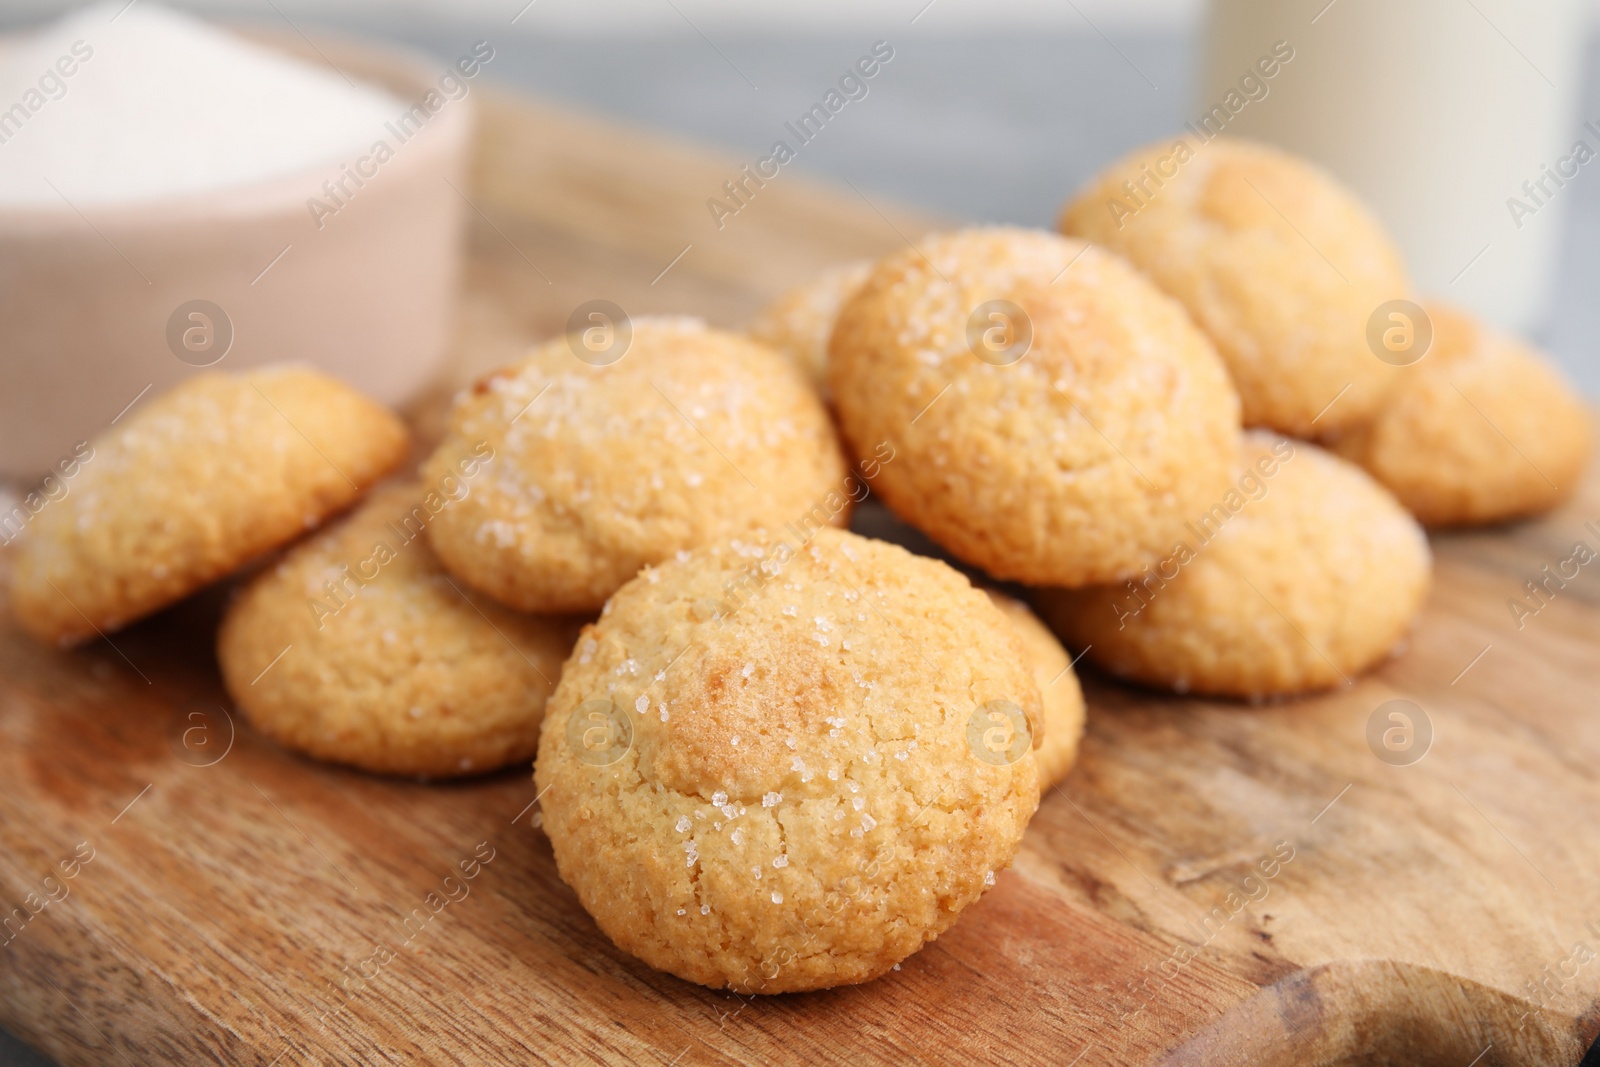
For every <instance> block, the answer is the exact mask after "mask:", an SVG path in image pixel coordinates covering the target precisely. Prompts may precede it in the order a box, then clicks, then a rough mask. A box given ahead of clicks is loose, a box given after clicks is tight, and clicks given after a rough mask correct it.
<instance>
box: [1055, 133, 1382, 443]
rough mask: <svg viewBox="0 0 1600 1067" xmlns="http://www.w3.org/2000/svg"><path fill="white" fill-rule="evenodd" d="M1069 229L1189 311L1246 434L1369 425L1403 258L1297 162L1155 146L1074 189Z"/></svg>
mask: <svg viewBox="0 0 1600 1067" xmlns="http://www.w3.org/2000/svg"><path fill="white" fill-rule="evenodd" d="M1061 229H1062V231H1063V232H1065V233H1070V234H1072V235H1073V236H1075V237H1082V238H1084V239H1085V240H1089V241H1093V242H1095V243H1096V244H1101V245H1104V246H1106V247H1107V248H1109V249H1112V250H1113V251H1115V252H1118V253H1121V254H1122V255H1124V256H1126V257H1128V259H1130V260H1132V261H1133V263H1134V265H1135V266H1137V267H1138V268H1139V269H1140V270H1142V271H1144V272H1145V273H1146V274H1147V275H1149V276H1150V278H1151V279H1153V280H1154V281H1155V283H1156V284H1157V285H1159V286H1160V287H1161V288H1162V289H1164V290H1166V291H1167V292H1169V293H1171V294H1172V295H1173V296H1175V297H1177V298H1178V300H1179V301H1181V302H1182V303H1183V306H1184V307H1186V308H1187V309H1188V310H1189V314H1190V315H1192V316H1193V317H1194V321H1195V322H1196V323H1198V324H1199V326H1200V328H1201V329H1202V330H1204V331H1205V332H1206V333H1207V334H1208V335H1209V336H1210V337H1211V339H1212V340H1213V341H1215V342H1216V345H1217V349H1218V351H1220V352H1221V353H1222V358H1223V359H1224V360H1225V361H1226V362H1227V364H1228V369H1229V371H1230V372H1231V373H1232V374H1233V380H1234V384H1236V385H1237V386H1238V387H1239V397H1240V399H1241V400H1242V401H1243V404H1244V422H1245V425H1247V426H1270V427H1272V428H1273V429H1276V430H1280V431H1282V432H1284V433H1288V434H1293V435H1295V436H1298V437H1312V436H1316V435H1318V434H1324V433H1329V432H1332V431H1336V430H1338V429H1340V428H1341V427H1345V426H1350V425H1353V424H1354V423H1357V422H1360V421H1362V420H1364V419H1366V418H1369V417H1370V416H1371V415H1372V413H1373V412H1375V411H1376V410H1377V408H1378V403H1379V401H1380V400H1382V398H1383V394H1384V391H1385V390H1386V389H1388V388H1389V386H1390V384H1391V382H1392V380H1393V368H1392V367H1391V366H1390V365H1389V364H1387V363H1385V362H1384V361H1382V360H1380V359H1378V358H1377V357H1376V356H1375V355H1374V354H1373V353H1372V351H1371V350H1370V349H1369V348H1368V346H1367V340H1366V337H1367V320H1368V318H1369V317H1370V316H1371V315H1372V314H1373V312H1374V311H1375V310H1376V309H1377V307H1378V305H1380V304H1382V303H1384V302H1386V301H1389V300H1393V299H1397V298H1402V297H1405V296H1407V295H1408V289H1409V283H1408V281H1407V279H1406V274H1405V268H1404V265H1403V264H1402V262H1401V259H1400V253H1399V252H1398V250H1397V249H1396V248H1395V245H1394V242H1393V241H1392V240H1390V238H1389V236H1388V234H1386V233H1385V232H1384V230H1383V228H1382V226H1380V225H1379V223H1378V222H1377V220H1376V219H1375V218H1373V216H1372V215H1371V214H1370V213H1369V212H1368V211H1367V210H1366V208H1365V207H1364V206H1363V205H1362V204H1361V203H1360V201H1358V200H1357V199H1356V198H1355V196H1354V195H1352V194H1351V193H1350V192H1349V191H1348V190H1347V189H1345V188H1344V187H1343V186H1341V185H1340V184H1339V183H1338V182H1336V181H1334V179H1333V178H1331V177H1329V176H1328V175H1327V174H1326V173H1324V172H1323V171H1321V170H1319V169H1318V168H1316V167H1313V166H1311V165H1310V164H1309V163H1306V162H1305V161H1303V160H1301V159H1298V158H1296V157H1294V156H1291V155H1288V154H1286V153H1284V152H1280V151H1278V150H1276V149H1273V148H1268V147H1266V146H1265V145H1259V144H1255V143H1252V142H1249V141H1235V140H1228V139H1226V138H1223V139H1218V140H1214V141H1209V142H1207V143H1205V144H1203V145H1199V146H1198V147H1197V146H1196V145H1195V142H1193V141H1192V140H1177V141H1163V142H1161V143H1160V144H1154V145H1148V146H1146V147H1145V148H1142V149H1140V150H1138V151H1137V152H1134V153H1133V154H1132V155H1130V156H1128V157H1127V158H1125V159H1123V160H1120V161H1119V162H1117V163H1115V164H1113V165H1112V166H1111V167H1109V168H1107V169H1106V170H1105V171H1104V172H1102V173H1101V174H1100V175H1099V176H1098V177H1097V178H1095V179H1094V180H1093V181H1092V182H1091V183H1090V184H1089V186H1088V188H1086V189H1085V190H1084V191H1083V192H1081V193H1079V194H1078V196H1077V197H1076V198H1075V199H1073V200H1072V202H1071V203H1069V204H1068V205H1067V206H1066V208H1065V210H1064V211H1063V212H1062V215H1061ZM1341 394H1342V395H1341ZM1336 400H1337V402H1335V401H1336ZM1329 405H1332V406H1329Z"/></svg>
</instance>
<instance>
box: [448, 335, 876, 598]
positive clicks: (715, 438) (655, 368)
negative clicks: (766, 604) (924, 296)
mask: <svg viewBox="0 0 1600 1067" xmlns="http://www.w3.org/2000/svg"><path fill="white" fill-rule="evenodd" d="M581 350H582V349H581V348H578V347H576V346H571V347H569V342H568V339H566V338H560V339H557V340H554V341H551V342H550V343H548V344H545V345H542V346H540V347H539V348H537V349H535V350H534V352H533V354H532V355H531V356H530V357H529V358H528V359H527V360H525V361H524V362H522V363H520V364H518V365H516V366H513V367H509V368H506V369H505V370H502V371H499V372H497V373H495V374H492V375H490V376H488V377H487V378H485V379H484V380H483V381H481V382H479V383H478V384H477V385H476V386H475V387H473V388H472V389H471V390H469V391H467V392H465V393H463V394H462V395H461V396H460V397H458V398H457V400H456V404H455V408H454V410H453V411H452V413H451V417H450V429H449V432H448V434H447V435H446V437H445V439H444V441H443V442H442V443H441V444H440V446H439V449H438V451H437V452H435V453H434V455H433V456H432V457H431V458H430V459H429V460H428V461H427V463H426V464H425V465H424V468H423V477H424V478H425V479H426V480H429V481H435V480H437V479H438V478H439V477H442V476H443V475H444V474H445V473H447V472H448V471H449V470H451V469H452V468H454V466H455V465H456V464H457V463H458V462H459V461H460V460H461V459H462V457H465V456H468V455H479V456H492V459H489V460H488V463H487V468H488V474H487V477H486V479H485V480H484V482H483V484H482V485H480V486H477V487H475V488H474V489H473V492H472V494H471V496H469V497H468V498H467V499H466V500H464V501H462V502H461V504H460V505H459V506H457V507H452V508H450V509H449V510H448V511H446V512H445V513H443V514H442V515H440V516H439V519H438V521H437V522H435V523H433V524H432V525H430V526H429V527H428V536H429V539H430V541H431V543H432V545H433V548H434V551H435V552H437V553H438V554H439V557H440V559H441V560H442V561H443V562H444V564H445V566H446V567H448V568H449V569H450V571H451V572H452V573H454V574H456V575H457V576H459V577H460V578H462V579H463V580H464V581H466V582H468V583H470V584H471V585H472V586H474V587H475V588H477V589H478V590H480V591H482V592H484V593H487V594H488V595H490V596H493V597H495V598H497V599H499V600H501V601H503V602H504V603H506V604H509V605H511V606H512V607H515V608H520V609H522V610H524V611H540V612H584V611H593V610H597V609H599V607H600V605H601V604H603V603H605V600H606V598H607V597H608V596H610V595H611V594H612V593H613V592H615V591H616V589H617V587H618V586H620V585H622V583H623V582H626V581H627V580H628V579H629V578H632V577H633V576H634V575H635V574H636V573H638V571H639V568H640V567H643V566H644V565H646V564H649V563H656V562H659V561H660V560H663V559H665V558H667V557H669V556H671V555H672V554H673V553H674V552H678V551H681V550H684V549H689V548H693V547H696V546H698V545H701V544H706V543H709V542H711V541H714V540H718V539H723V538H727V537H732V536H735V535H737V534H739V533H740V532H742V531H746V530H753V529H757V528H761V527H767V528H771V529H778V528H780V527H782V526H783V525H784V524H785V523H794V524H796V525H797V526H809V527H811V528H815V527H816V526H817V525H822V524H827V523H833V524H837V525H844V524H845V523H846V522H848V521H849V512H850V500H849V498H848V496H847V495H846V487H845V474H846V470H845V462H844V456H843V454H842V452H841V450H840V447H839V443H838V440H837V438H836V437H835V435H834V431H833V425H832V423H831V422H830V421H829V419H828V414H827V412H826V410H824V408H823V406H822V403H821V401H819V400H818V399H817V396H816V394H815V392H814V391H813V390H812V389H811V388H809V387H808V386H807V385H806V382H805V379H804V377H803V376H802V374H801V373H800V371H799V370H798V369H797V368H795V367H794V366H793V365H792V364H790V363H789V362H788V361H787V360H785V359H784V358H783V357H782V356H780V355H778V354H777V353H776V352H773V351H772V350H771V349H769V348H767V347H766V346H764V345H760V344H757V343H756V342H754V341H751V340H749V339H747V338H744V337H740V336H737V335H734V334H730V333H724V332H722V331H719V330H710V329H707V328H706V327H705V326H704V325H703V324H702V323H701V322H700V321H699V320H697V319H638V320H635V321H634V322H633V324H632V340H631V344H630V345H628V347H627V349H626V351H625V352H624V353H623V354H621V356H620V358H616V359H615V360H614V361H612V362H608V363H606V364H605V365H591V364H589V363H587V362H584V361H582V360H580V359H579V358H578V357H577V355H575V352H576V351H581ZM608 358H609V357H608Z"/></svg>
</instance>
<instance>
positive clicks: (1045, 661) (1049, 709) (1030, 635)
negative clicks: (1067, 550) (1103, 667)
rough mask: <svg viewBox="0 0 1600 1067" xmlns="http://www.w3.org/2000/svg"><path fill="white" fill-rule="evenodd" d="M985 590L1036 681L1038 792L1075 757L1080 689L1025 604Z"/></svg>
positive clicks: (1057, 646)
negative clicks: (1013, 631) (1011, 631)
mask: <svg viewBox="0 0 1600 1067" xmlns="http://www.w3.org/2000/svg"><path fill="white" fill-rule="evenodd" d="M986 592H987V593H988V594H989V599H990V600H991V601H993V602H994V606H995V607H997V608H999V609H1000V614H1002V615H1004V616H1005V617H1006V619H1007V620H1008V621H1009V622H1010V623H1011V625H1012V626H1013V627H1015V628H1016V631H1017V637H1018V639H1019V640H1021V642H1022V654H1023V659H1024V662H1026V663H1027V665H1028V669H1029V670H1030V671H1032V672H1033V680H1034V681H1035V682H1037V683H1038V684H1039V697H1040V700H1041V702H1042V708H1043V711H1042V712H1041V721H1040V727H1039V732H1040V733H1041V734H1043V735H1044V738H1043V740H1042V741H1041V742H1040V744H1039V747H1038V748H1036V749H1034V752H1033V761H1034V763H1036V764H1038V766H1039V791H1040V792H1043V791H1045V790H1046V789H1049V788H1051V787H1052V786H1055V785H1057V784H1058V783H1060V782H1061V781H1063V780H1064V779H1065V778H1066V777H1067V772H1068V771H1070V770H1072V766H1073V764H1075V763H1076V762H1077V761H1078V743H1079V742H1080V741H1082V740H1083V718H1084V715H1083V712H1084V708H1083V688H1082V686H1080V685H1079V684H1078V676H1077V674H1076V673H1074V672H1073V670H1072V658H1071V657H1070V656H1068V655H1067V650H1066V649H1064V648H1062V647H1061V642H1060V641H1058V640H1056V635H1055V634H1053V633H1051V632H1050V628H1049V627H1047V626H1046V625H1045V624H1044V623H1042V622H1040V621H1039V618H1038V616H1036V615H1035V614H1034V613H1033V612H1032V611H1030V610H1029V609H1028V605H1026V604H1024V603H1023V602H1022V601H1020V600H1015V599H1013V598H1011V597H1008V596H1006V595H1005V594H1004V593H997V592H995V591H994V590H993V589H989V590H986Z"/></svg>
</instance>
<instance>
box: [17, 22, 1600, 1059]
mask: <svg viewBox="0 0 1600 1067" xmlns="http://www.w3.org/2000/svg"><path fill="white" fill-rule="evenodd" d="M268 14H269V15H270V14H271V11H270V9H268ZM294 21H295V25H296V26H298V27H301V28H304V29H323V30H331V31H335V32H349V33H359V34H362V35H365V36H375V37H381V38H386V39H389V40H392V41H396V42H401V43H404V44H407V45H410V46H412V47H414V48H418V49H421V50H423V51H426V52H430V53H434V54H436V55H439V56H441V57H444V58H453V57H455V56H456V55H459V54H461V53H463V52H464V51H466V49H467V48H469V47H470V46H471V44H472V43H473V42H474V41H477V40H480V39H486V40H489V41H491V42H492V43H493V45H494V47H495V49H496V56H495V59H494V60H493V62H492V63H491V64H490V65H489V66H488V67H487V68H486V72H485V76H486V77H487V78H488V79H490V80H492V81H494V82H496V83H498V84H500V85H502V86H508V87H514V88H517V89H522V90H526V91H528V92H531V93H538V94H541V95H545V96H549V97H552V98H556V99H559V100H562V101H565V102H568V103H570V104H572V105H575V106H578V107H581V108H586V109H590V110H593V111H596V112H601V113H605V114H607V115H610V116H613V117H616V118H621V119H624V120H627V121H630V122H634V123H637V124H639V125H641V126H645V127H649V128H653V129H657V130H661V131H664V132H669V133H673V134H678V135H682V136H684V137H688V138H693V139H696V140H699V141H703V142H706V143H708V144H712V145H715V146H717V147H720V148H722V149H726V150H731V151H732V152H734V153H735V154H736V155H739V156H741V157H748V158H750V159H754V158H756V157H757V156H759V155H761V154H764V152H765V150H766V149H767V147H768V146H769V145H770V144H771V142H772V141H773V140H774V139H775V138H776V137H778V136H780V131H781V129H782V126H783V123H784V122H785V121H788V120H790V119H792V118H794V117H796V116H797V115H799V114H800V113H801V112H802V111H804V110H806V108H808V107H809V106H810V104H811V103H812V102H813V101H814V100H816V99H818V98H820V96H821V95H822V93H823V92H825V91H826V90H827V88H828V87H829V86H830V85H832V84H833V82H834V81H835V80H836V79H837V78H838V76H839V75H840V73H842V72H843V70H844V69H845V67H846V66H847V65H848V64H850V63H851V62H853V61H854V60H855V59H856V57H857V56H859V55H861V54H863V53H864V52H865V51H867V49H868V48H869V47H870V46H871V44H872V42H873V41H875V40H878V39H886V40H888V41H890V42H891V44H892V45H893V47H894V48H895V58H894V60H893V61H892V63H891V64H890V65H889V66H888V67H886V68H885V69H884V71H883V73H882V74H881V75H880V76H878V77H877V78H875V79H874V80H873V82H872V85H871V89H870V93H869V95H868V96H867V97H866V99H865V100H862V101H860V102H858V103H854V104H852V105H850V107H849V108H848V109H847V113H845V114H842V115H841V119H843V121H837V122H833V123H830V124H829V126H828V127H827V129H826V131H825V132H824V134H823V135H822V136H821V137H819V138H818V139H817V140H816V141H814V142H813V143H812V144H810V145H807V146H806V147H805V150H804V152H803V153H802V154H801V156H800V157H799V158H798V159H797V160H796V162H795V164H793V167H794V169H796V170H798V171H799V172H802V173H806V174H809V175H810V176H812V177H813V178H817V179H822V180H833V181H839V180H841V179H848V180H849V181H851V182H854V183H855V184H856V185H858V186H860V187H861V188H862V189H863V190H864V191H866V192H867V193H868V194H869V195H871V194H872V193H881V194H882V195H884V196H885V197H889V198H893V199H897V200H899V201H901V202H903V203H906V204H910V205H916V206H921V207H925V208H929V209H931V210H934V211H937V212H940V213H942V214H945V215H948V216H950V217H952V218H957V219H966V220H972V221H975V222H1007V223H1016V224H1020V225H1029V226H1049V225H1050V224H1051V223H1052V221H1053V219H1054V216H1055V213H1056V211H1057V209H1058V208H1059V206H1060V204H1061V201H1062V200H1063V199H1064V198H1065V197H1066V196H1067V195H1068V194H1069V193H1070V192H1071V191H1072V190H1073V189H1075V188H1076V187H1077V185H1078V184H1079V183H1080V182H1082V181H1083V180H1085V179H1086V178H1087V177H1089V175H1090V174H1091V173H1092V172H1093V171H1094V170H1095V169H1097V168H1098V167H1099V166H1100V165H1101V164H1103V163H1104V162H1105V161H1107V160H1109V159H1111V158H1113V157H1115V156H1116V155H1118V154H1120V153H1122V152H1124V151H1126V150H1128V149H1131V148H1133V147H1135V146H1137V145H1139V144H1141V143H1143V142H1145V141H1148V140H1151V139H1153V138H1155V137H1157V136H1161V135H1163V134H1165V133H1167V132H1170V131H1172V130H1174V129H1176V128H1177V127H1178V126H1179V125H1180V124H1181V122H1182V121H1183V118H1184V117H1185V116H1186V115H1187V114H1188V112H1189V111H1190V109H1191V105H1192V95H1193V85H1194V81H1195V76H1196V75H1195V60H1194V56H1195V52H1196V40H1195V34H1194V33H1193V32H1192V31H1182V32H1171V33H1143V34H1137V35H1128V34H1113V35H1112V36H1111V37H1110V38H1109V39H1102V38H1101V37H1100V36H1098V35H1097V34H1095V33H1093V32H1090V31H1086V32H1085V33H1083V34H1081V35H1078V34H1065V33H1060V32H1049V33H1039V32H1028V33H1005V32H999V31H995V32H986V33H982V34H962V35H952V34H945V33H940V32H938V31H937V30H933V29H928V28H922V29H919V28H917V27H908V26H907V25H906V24H905V21H904V20H903V19H897V20H895V21H894V22H893V23H892V24H888V23H886V25H885V28H884V29H883V30H881V31H880V32H877V33H872V32H867V31H862V32H855V31H852V32H850V33H848V34H841V33H827V32H817V33H814V34H809V35H802V36H795V35H782V36H779V35H762V36H749V35H743V36H721V35H715V34H713V35H711V39H710V40H708V39H705V38H702V37H700V36H699V35H698V34H696V33H694V32H693V31H690V30H688V29H687V28H686V29H685V32H684V33H683V34H682V35H676V36H669V37H657V38H650V39H645V38H638V39H621V40H618V39H614V38H613V39H604V40H602V39H582V38H549V37H536V36H534V35H532V34H528V33H525V32H521V31H518V30H516V29H514V28H511V27H508V26H507V25H506V24H505V21H504V20H503V19H502V20H499V21H497V22H494V23H485V24H483V25H476V24H468V23H465V22H462V23H445V22H437V21H427V20H421V19H417V18H413V17H402V16H394V17H384V16H375V15H364V16H362V17H361V18H360V19H359V20H346V21H343V22H341V21H339V20H337V19H326V18H324V19H320V20H319V19H314V18H312V17H310V16H300V15H296V16H294ZM6 23H7V17H6V16H5V15H4V13H0V30H4V29H7V28H14V27H8V26H7V25H6ZM1596 53H1597V47H1596V46H1595V45H1594V44H1591V48H1590V54H1589V64H1588V73H1587V77H1586V79H1585V83H1584V85H1585V87H1584V93H1583V105H1584V106H1583V112H1584V114H1587V115H1597V114H1600V77H1597V64H1596V62H1595V60H1596ZM1139 71H1143V72H1144V74H1145V75H1148V77H1149V79H1150V81H1151V82H1154V83H1155V85H1154V86H1152V85H1151V84H1149V82H1147V81H1146V80H1145V78H1144V76H1142V75H1141V74H1140V73H1138V72H1139ZM752 83H753V84H754V86H758V87H759V88H753V87H752ZM1585 175H1588V172H1587V171H1586V172H1585ZM1571 196H1572V199H1571V214H1570V216H1569V227H1568V232H1567V235H1566V240H1565V244H1564V247H1563V250H1562V268H1561V271H1560V276H1559V281H1558V292H1557V295H1556V300H1555V310H1554V312H1553V313H1552V315H1551V317H1550V320H1549V322H1548V323H1547V324H1546V326H1545V328H1544V329H1543V330H1542V331H1541V333H1540V335H1539V336H1538V337H1537V338H1536V340H1539V341H1540V342H1542V343H1543V344H1544V345H1545V346H1546V347H1547V348H1548V349H1549V350H1550V351H1551V352H1552V353H1553V354H1554V355H1555V356H1556V357H1557V358H1558V359H1559V360H1560V361H1561V362H1562V363H1563V365H1564V366H1565V367H1566V368H1567V370H1568V371H1569V373H1571V374H1572V375H1573V377H1574V378H1576V379H1577V381H1578V382H1579V383H1580V384H1581V385H1582V386H1583V388H1584V389H1585V390H1586V391H1587V392H1588V393H1589V394H1590V395H1597V394H1600V361H1597V360H1596V359H1595V358H1594V340H1593V339H1594V337H1595V335H1596V329H1597V327H1600V301H1597V300H1595V299H1594V296H1595V290H1596V282H1597V281H1600V179H1597V178H1595V177H1593V176H1586V177H1580V178H1579V179H1578V180H1577V182H1576V183H1575V184H1574V187H1573V191H1572V194H1571ZM47 1062H48V1061H46V1060H43V1059H41V1058H39V1057H38V1056H37V1055H36V1054H35V1053H33V1052H32V1051H31V1050H29V1049H28V1048H27V1047H26V1046H24V1045H22V1044H21V1043H20V1042H17V1041H16V1040H15V1039H13V1038H11V1037H9V1035H7V1034H5V1033H4V1032H3V1031H0V1067H13V1065H14V1067H35V1065H43V1064H45V1063H47Z"/></svg>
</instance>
